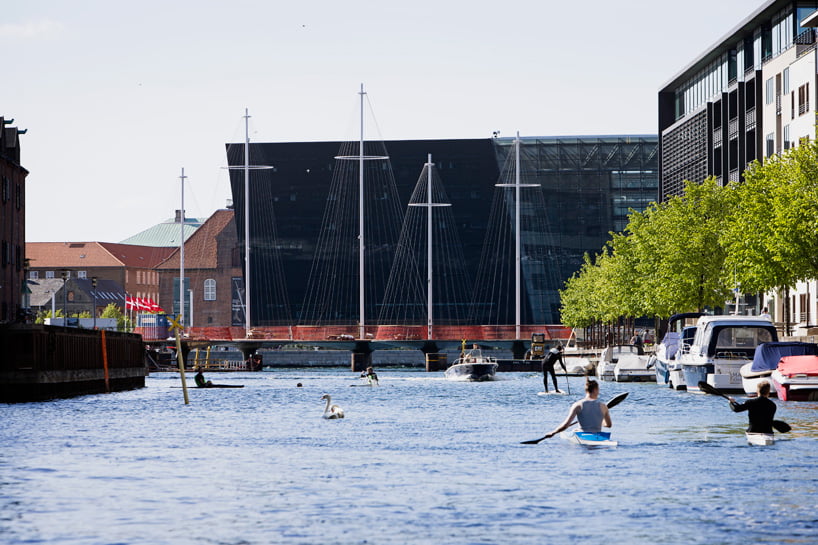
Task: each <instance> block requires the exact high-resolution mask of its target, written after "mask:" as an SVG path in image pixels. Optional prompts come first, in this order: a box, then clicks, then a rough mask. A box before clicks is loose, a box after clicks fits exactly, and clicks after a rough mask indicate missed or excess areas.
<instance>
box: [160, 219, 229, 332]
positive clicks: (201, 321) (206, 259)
mask: <svg viewBox="0 0 818 545" xmlns="http://www.w3.org/2000/svg"><path fill="white" fill-rule="evenodd" d="M179 262H180V252H179V249H178V248H176V249H174V250H173V254H172V255H170V257H168V258H167V259H166V260H165V261H164V262H163V263H162V264H161V265H159V266H158V267H157V268H156V270H157V271H158V273H159V299H158V302H159V304H160V305H161V306H162V308H164V309H165V311H167V312H168V313H171V312H172V313H173V314H174V315H178V313H179V273H180V267H179ZM184 267H185V268H184V271H185V325H186V326H187V327H191V326H193V327H197V328H198V327H229V326H233V325H236V326H240V325H244V308H243V303H242V300H243V293H244V282H243V277H242V269H241V248H240V247H239V243H238V236H237V234H236V224H235V221H234V214H233V210H229V209H223V210H216V212H214V213H213V215H212V216H210V218H208V219H207V221H205V223H204V224H203V225H202V226H201V227H199V229H197V230H196V232H195V233H193V234H192V235H191V236H190V237H189V238H188V239H187V240H186V242H185V262H184ZM191 304H192V307H193V309H192V312H191V310H190V307H191ZM191 318H192V320H191Z"/></svg>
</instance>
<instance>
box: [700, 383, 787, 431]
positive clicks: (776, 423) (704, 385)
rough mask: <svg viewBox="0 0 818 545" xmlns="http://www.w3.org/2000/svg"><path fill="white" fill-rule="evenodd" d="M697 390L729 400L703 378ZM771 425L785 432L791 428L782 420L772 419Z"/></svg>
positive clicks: (728, 397)
mask: <svg viewBox="0 0 818 545" xmlns="http://www.w3.org/2000/svg"><path fill="white" fill-rule="evenodd" d="M699 390H701V391H702V392H704V393H706V394H713V395H716V396H721V397H723V398H724V399H726V400H727V401H730V396H728V395H727V394H725V393H724V392H722V391H721V390H719V389H718V388H716V387H714V386H710V385H709V384H708V383H706V382H705V381H703V380H701V381H699ZM773 427H774V428H775V430H776V431H777V432H779V433H787V432H788V431H790V430H792V426H790V425H789V424H787V423H786V422H784V421H783V420H773Z"/></svg>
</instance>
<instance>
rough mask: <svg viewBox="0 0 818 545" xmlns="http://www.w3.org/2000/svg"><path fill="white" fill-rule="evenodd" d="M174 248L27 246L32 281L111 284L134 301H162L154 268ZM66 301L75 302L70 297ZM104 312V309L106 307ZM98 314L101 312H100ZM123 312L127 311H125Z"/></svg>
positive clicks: (68, 244)
mask: <svg viewBox="0 0 818 545" xmlns="http://www.w3.org/2000/svg"><path fill="white" fill-rule="evenodd" d="M173 251H174V248H159V247H153V246H135V245H132V244H116V243H113V242H29V243H27V244H26V257H27V259H28V265H29V266H28V270H29V273H28V274H29V278H30V279H32V280H40V279H50V278H60V279H61V278H62V276H63V272H65V274H66V276H67V280H70V279H79V280H82V279H90V278H93V277H96V278H97V279H98V280H100V281H101V280H111V281H113V282H116V283H118V284H119V285H120V286H122V287H123V288H124V289H125V293H126V294H127V295H128V296H131V297H139V298H150V299H153V300H154V301H156V300H157V299H158V297H159V273H158V272H157V271H156V269H155V267H156V266H157V265H158V264H159V263H161V262H162V261H164V260H165V259H166V258H167V257H168V256H169V255H170V254H171V253H173ZM68 285H69V293H67V294H66V298H67V299H72V294H71V293H70V286H71V284H70V283H69V284H68ZM103 308H104V307H103ZM97 310H99V309H97ZM123 310H124V308H123Z"/></svg>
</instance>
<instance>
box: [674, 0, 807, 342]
mask: <svg viewBox="0 0 818 545" xmlns="http://www.w3.org/2000/svg"><path fill="white" fill-rule="evenodd" d="M816 26H818V2H815V1H812V2H804V1H792V0H768V1H766V2H764V3H763V4H762V5H761V6H760V7H758V8H757V9H755V11H753V12H752V13H750V14H749V15H748V16H746V17H745V18H744V19H742V20H741V21H740V22H739V23H738V24H737V25H736V26H735V27H734V28H733V29H732V30H730V31H729V32H728V33H727V34H725V35H724V36H723V37H722V38H721V39H720V40H718V41H717V42H716V43H715V44H714V45H713V46H711V47H710V48H708V49H707V50H705V51H704V52H703V53H702V54H701V55H699V56H698V57H697V58H695V59H693V60H692V61H691V62H690V64H688V65H687V66H686V67H685V68H684V69H682V71H680V72H679V73H678V74H676V75H675V76H674V77H673V78H671V80H670V81H668V82H667V83H666V84H665V85H664V86H663V87H662V88H661V89H660V91H659V153H660V157H659V197H660V200H666V199H667V198H668V197H670V196H672V195H678V194H680V193H681V191H682V189H683V187H684V182H685V181H686V180H689V181H691V182H701V181H703V180H704V179H705V178H707V177H710V176H715V177H716V178H717V179H719V180H720V181H721V182H722V183H723V184H726V183H728V182H730V181H740V180H741V179H742V174H743V172H744V170H745V168H746V166H747V165H748V164H749V163H751V162H752V161H754V160H756V159H758V160H761V161H763V160H764V158H765V157H769V156H771V155H773V154H777V153H781V152H782V151H784V150H786V149H788V148H790V147H792V146H797V145H798V143H799V142H802V141H805V140H811V139H813V138H815V134H816V132H815V131H816V128H815V123H816V115H815V114H816V100H815V89H816V86H818V53H817V52H816V30H815V27H816ZM796 288H797V290H796V292H795V293H794V294H793V295H792V296H791V297H792V299H791V301H790V304H789V305H784V304H783V302H782V301H781V300H780V298H776V300H775V302H774V303H773V304H772V305H771V306H772V307H773V308H771V311H773V317H774V318H775V319H776V321H779V322H783V321H788V322H790V323H797V324H800V328H801V332H804V330H805V329H806V328H807V326H809V325H810V324H811V323H812V322H813V320H814V319H815V317H816V303H815V297H814V294H815V293H816V292H818V289H816V288H818V285H816V283H815V282H810V283H804V284H803V285H799V286H797V287H796ZM810 294H812V295H810ZM785 309H787V310H786V312H788V313H789V315H788V316H785V315H784V312H785Z"/></svg>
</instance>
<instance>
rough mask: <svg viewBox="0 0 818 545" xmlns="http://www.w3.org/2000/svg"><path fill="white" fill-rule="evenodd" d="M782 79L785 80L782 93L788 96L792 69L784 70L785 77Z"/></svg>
mask: <svg viewBox="0 0 818 545" xmlns="http://www.w3.org/2000/svg"><path fill="white" fill-rule="evenodd" d="M782 79H783V86H784V89H782V91H781V92H782V93H783V94H785V95H786V94H787V93H789V92H790V69H789V67H787V68H785V69H784V76H783V78H782Z"/></svg>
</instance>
